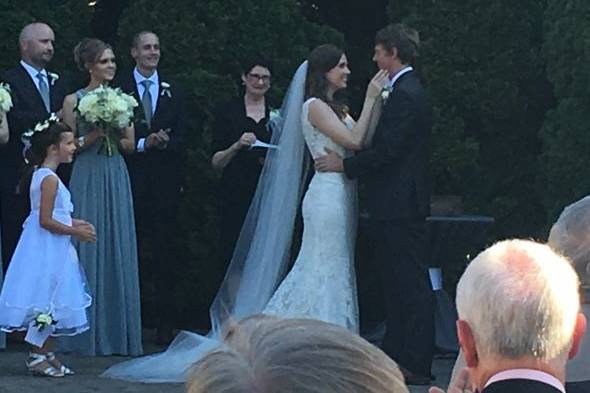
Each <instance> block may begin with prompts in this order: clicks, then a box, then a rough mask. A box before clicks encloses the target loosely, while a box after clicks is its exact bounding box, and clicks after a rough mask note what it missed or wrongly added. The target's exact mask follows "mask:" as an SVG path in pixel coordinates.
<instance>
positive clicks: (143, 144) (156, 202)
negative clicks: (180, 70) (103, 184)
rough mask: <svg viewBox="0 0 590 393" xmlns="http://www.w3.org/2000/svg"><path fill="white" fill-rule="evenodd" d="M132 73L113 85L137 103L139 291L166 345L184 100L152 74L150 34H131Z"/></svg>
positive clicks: (154, 54) (156, 43)
mask: <svg viewBox="0 0 590 393" xmlns="http://www.w3.org/2000/svg"><path fill="white" fill-rule="evenodd" d="M131 56H132V57H133V59H134V60H135V68H134V69H133V71H132V72H129V73H127V74H123V76H122V77H121V78H120V79H119V80H118V81H117V83H118V85H119V86H120V87H121V88H122V89H123V91H125V92H126V93H129V94H133V95H134V96H135V97H136V98H137V101H138V102H139V103H140V105H139V108H138V116H136V121H135V123H134V124H135V138H136V140H137V146H136V150H135V152H134V153H133V154H132V155H131V156H128V157H127V165H128V168H129V175H130V177H131V186H132V189H133V199H134V209H135V217H136V223H137V234H138V244H139V256H140V273H141V277H142V290H143V291H144V296H142V298H144V299H145V298H146V296H145V294H146V293H147V289H148V288H147V284H148V283H153V284H155V288H154V289H155V291H154V293H153V298H154V300H155V310H154V311H155V315H156V319H157V320H156V328H157V341H158V342H159V343H161V344H167V343H168V342H169V341H170V340H171V339H172V327H173V326H174V323H175V321H174V319H175V316H176V314H175V312H174V310H175V303H174V290H173V289H174V287H175V285H176V284H177V282H176V280H175V279H174V277H175V275H174V274H175V271H176V270H178V268H177V266H175V264H176V263H178V256H177V255H176V253H175V243H176V242H177V239H178V235H179V233H178V229H177V222H176V215H177V210H178V206H179V203H180V193H181V187H182V183H183V179H184V155H185V154H184V153H185V152H184V141H183V138H184V132H185V119H186V116H185V114H186V113H185V109H184V107H185V98H184V96H183V94H182V91H181V90H180V89H179V88H178V87H177V86H178V85H176V84H173V83H172V82H171V81H170V80H169V79H166V77H165V76H163V75H162V74H160V73H159V72H158V64H159V61H160V40H159V38H158V36H157V35H156V34H155V33H153V32H150V31H142V32H140V33H138V34H136V35H135V36H134V38H133V42H132V45H131Z"/></svg>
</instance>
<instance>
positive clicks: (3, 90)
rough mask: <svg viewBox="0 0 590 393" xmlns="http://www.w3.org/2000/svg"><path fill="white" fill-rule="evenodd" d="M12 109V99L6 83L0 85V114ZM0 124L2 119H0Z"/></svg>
mask: <svg viewBox="0 0 590 393" xmlns="http://www.w3.org/2000/svg"><path fill="white" fill-rule="evenodd" d="M10 108H12V97H11V96H10V86H8V85H7V84H6V83H0V112H1V113H6V112H8V111H9V110H10ZM0 124H2V118H1V117H0Z"/></svg>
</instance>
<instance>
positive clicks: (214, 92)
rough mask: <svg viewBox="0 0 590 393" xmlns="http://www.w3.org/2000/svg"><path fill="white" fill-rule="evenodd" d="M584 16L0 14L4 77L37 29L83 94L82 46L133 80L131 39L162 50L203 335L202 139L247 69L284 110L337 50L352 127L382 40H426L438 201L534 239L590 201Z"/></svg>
mask: <svg viewBox="0 0 590 393" xmlns="http://www.w3.org/2000/svg"><path fill="white" fill-rule="evenodd" d="M589 11H590V4H589V3H587V2H586V1H584V0H561V1H557V0H522V1H519V2H518V4H516V3H514V2H513V1H509V0H497V1H494V2H489V1H485V0H463V1H456V0H414V1H410V0H399V1H395V0H389V1H388V0H365V1H363V2H362V4H360V2H358V0H340V1H332V0H316V1H310V0H298V1H297V0H256V1H254V0H209V1H206V0H98V1H97V2H96V4H95V5H94V6H89V5H88V0H27V1H20V2H19V1H13V0H0V18H1V19H2V21H3V29H2V30H1V31H0V50H2V53H3V56H1V57H0V69H2V70H3V69H7V68H9V67H12V66H14V64H15V63H16V62H17V60H18V51H17V37H18V33H19V31H20V29H21V28H22V26H23V25H24V24H25V23H27V22H31V21H47V22H49V23H50V25H51V26H52V27H53V28H54V30H55V32H56V55H55V57H54V61H53V63H52V65H51V68H52V69H53V70H55V71H57V72H60V73H64V74H69V75H70V76H71V77H72V80H74V81H76V83H78V84H79V85H81V84H82V83H83V76H82V75H80V74H79V73H78V71H77V70H76V68H75V65H74V62H73V58H72V54H71V51H72V48H73V47H74V45H75V44H76V43H77V42H78V41H79V40H80V39H81V38H82V37H85V36H96V37H99V38H102V39H104V40H105V41H107V42H109V43H111V44H112V45H113V46H114V47H115V49H116V52H117V56H118V64H119V67H120V69H128V68H129V67H130V66H131V59H130V56H129V54H128V48H129V43H130V37H131V36H132V35H133V33H135V32H137V31H139V30H143V29H149V30H154V31H155V32H156V33H157V34H158V35H159V36H160V40H161V45H162V53H163V55H162V56H163V57H162V62H161V70H162V72H164V73H166V74H167V75H172V76H173V77H174V78H175V80H177V81H179V82H180V83H182V85H183V86H184V87H185V88H186V89H187V90H188V93H189V99H190V103H189V108H190V119H191V125H192V126H191V127H190V130H189V141H188V147H189V156H188V157H189V159H188V164H187V165H188V168H187V173H188V177H187V181H186V188H185V195H184V203H183V210H182V211H183V214H182V215H181V228H180V230H179V239H178V242H179V247H180V249H181V250H182V258H183V261H184V269H186V271H187V274H186V275H185V277H186V281H185V282H183V283H179V287H178V291H176V296H178V302H177V303H178V304H179V312H180V313H181V315H183V316H184V317H183V319H182V321H181V324H184V325H190V326H198V327H206V324H207V310H208V306H209V304H210V302H211V300H212V297H213V295H214V294H215V292H216V290H217V287H218V285H219V281H220V280H221V278H222V277H223V271H224V266H220V265H219V263H218V260H217V257H216V252H217V250H216V249H215V245H216V238H217V233H218V228H217V212H216V209H215V194H214V192H215V186H216V181H217V176H218V175H217V174H216V173H214V172H213V171H212V169H211V168H210V165H209V158H210V154H211V151H210V149H209V145H210V140H211V134H210V131H209V125H210V121H211V116H212V111H213V109H214V108H215V106H216V105H217V104H218V103H220V102H222V101H225V100H226V99H228V98H230V97H233V96H235V95H237V94H238V93H239V92H240V83H239V71H240V64H241V62H242V61H243V60H244V59H245V58H247V57H248V56H249V55H251V54H253V53H264V54H265V55H266V56H267V57H268V58H270V59H272V60H273V62H274V80H273V87H272V90H271V92H270V99H271V102H273V103H275V105H278V104H280V100H281V97H282V93H283V92H284V90H285V89H286V87H287V83H288V81H289V80H290V78H291V76H292V73H293V72H294V70H295V69H296V67H297V65H298V64H299V63H300V62H301V61H302V60H304V58H305V56H306V54H307V53H308V52H309V51H310V50H311V49H312V48H313V47H314V46H316V45H318V44H321V43H326V42H332V43H335V44H337V45H341V46H343V47H344V48H345V49H346V51H347V54H348V56H349V61H350V63H351V68H352V71H353V75H352V78H351V86H350V88H349V89H348V92H347V96H348V97H347V98H348V100H349V103H350V105H351V108H352V109H353V112H354V111H358V109H359V105H360V103H361V102H362V98H363V93H364V91H363V90H364V88H365V86H366V83H367V81H368V79H369V77H370V76H371V75H372V74H373V72H374V71H375V67H374V65H373V64H372V61H371V56H372V48H373V38H374V34H375V32H376V31H377V30H378V29H379V28H381V27H383V26H384V25H385V24H387V23H389V22H398V21H403V22H407V23H409V24H410V25H412V26H413V27H415V28H416V29H418V31H419V32H420V34H421V39H422V48H421V56H420V58H419V61H418V64H417V68H418V69H419V71H420V73H421V75H422V77H423V80H424V84H425V86H426V87H427V89H428V91H429V92H430V94H431V96H432V99H433V103H434V108H435V114H436V123H435V128H434V130H433V143H432V146H433V151H432V157H431V164H432V174H433V180H434V189H433V194H437V195H459V196H461V197H462V198H463V201H464V205H465V212H466V213H470V214H484V215H489V216H492V217H494V218H495V219H496V224H495V225H494V227H493V233H492V238H491V239H490V240H493V239H496V238H503V237H509V236H520V237H533V238H539V239H543V238H545V236H546V233H547V229H548V227H549V226H550V224H551V223H552V222H553V221H554V220H555V218H556V215H557V214H558V213H559V212H560V211H561V209H562V208H563V207H564V205H566V204H568V203H571V202H573V201H574V200H576V199H577V198H579V197H581V196H583V195H586V194H588V193H589V191H590V177H586V175H587V173H586V172H587V169H586V168H588V166H589V165H590V154H589V153H588V152H589V151H590V133H589V132H588V131H590V130H589V126H590V68H589V67H588V66H587V64H589V63H590V22H588V21H587V18H585V15H588V12H589ZM73 87H74V88H75V87H79V86H73Z"/></svg>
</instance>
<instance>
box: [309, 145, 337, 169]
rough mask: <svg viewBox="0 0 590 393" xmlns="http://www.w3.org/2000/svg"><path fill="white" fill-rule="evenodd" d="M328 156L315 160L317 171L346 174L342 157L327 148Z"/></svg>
mask: <svg viewBox="0 0 590 393" xmlns="http://www.w3.org/2000/svg"><path fill="white" fill-rule="evenodd" d="M325 150H326V155H324V156H321V157H318V158H316V159H315V163H314V166H315V170H316V171H318V172H344V164H343V162H342V157H340V156H339V155H338V153H335V152H333V151H332V150H330V149H328V148H326V149H325Z"/></svg>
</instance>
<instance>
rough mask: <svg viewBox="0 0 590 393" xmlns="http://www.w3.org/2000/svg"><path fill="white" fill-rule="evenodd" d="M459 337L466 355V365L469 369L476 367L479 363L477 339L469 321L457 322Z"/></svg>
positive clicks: (460, 320)
mask: <svg viewBox="0 0 590 393" xmlns="http://www.w3.org/2000/svg"><path fill="white" fill-rule="evenodd" d="M457 337H458V338H459V345H460V346H461V349H462V350H463V354H464V355H465V364H466V365H467V367H469V368H472V367H476V366H477V365H478V363H479V357H478V355H477V347H476V345H475V337H474V336H473V331H472V330H471V326H469V324H468V323H467V321H464V320H462V319H459V320H457Z"/></svg>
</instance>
